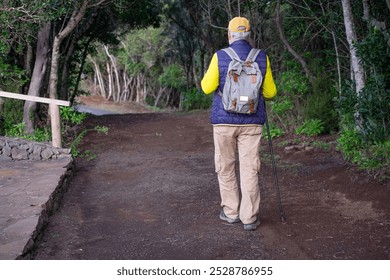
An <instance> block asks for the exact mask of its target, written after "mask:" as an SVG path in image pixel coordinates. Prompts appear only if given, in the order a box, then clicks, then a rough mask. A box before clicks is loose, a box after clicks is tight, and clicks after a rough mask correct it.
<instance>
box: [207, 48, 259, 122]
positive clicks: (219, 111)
mask: <svg viewBox="0 0 390 280" xmlns="http://www.w3.org/2000/svg"><path fill="white" fill-rule="evenodd" d="M230 47H232V48H233V49H234V51H235V52H236V53H237V55H238V56H239V57H240V59H241V60H243V61H244V60H245V59H246V57H247V56H248V54H249V52H250V50H251V49H252V47H251V46H250V45H249V43H248V42H247V41H245V40H240V41H236V42H233V43H232V44H231V45H230ZM217 56H218V70H219V86H218V88H217V90H216V91H215V93H214V100H213V105H212V108H211V117H210V119H211V123H212V124H232V125H248V124H249V125H251V124H253V125H263V124H264V123H265V118H266V114H265V109H264V98H263V94H262V92H260V98H259V104H258V107H257V112H256V114H253V115H249V114H238V113H230V112H226V111H225V110H224V109H223V104H222V98H221V96H220V95H219V94H218V91H221V92H222V89H223V86H224V85H225V80H226V76H227V69H228V67H229V63H230V61H231V59H230V57H229V56H228V55H227V54H226V53H225V52H224V51H222V50H219V51H217ZM256 62H257V63H258V65H259V68H260V71H261V73H262V74H263V77H264V76H265V71H266V69H267V58H266V54H265V52H264V51H261V52H260V54H259V55H258V56H257V59H256Z"/></svg>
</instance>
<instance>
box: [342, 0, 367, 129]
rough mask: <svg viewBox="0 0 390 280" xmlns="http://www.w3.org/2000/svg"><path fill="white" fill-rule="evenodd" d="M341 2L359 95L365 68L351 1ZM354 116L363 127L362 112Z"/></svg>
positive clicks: (356, 122) (358, 127) (357, 123)
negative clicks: (357, 47) (360, 56)
mask: <svg viewBox="0 0 390 280" xmlns="http://www.w3.org/2000/svg"><path fill="white" fill-rule="evenodd" d="M341 4H342V5H343V14H344V25H345V33H346V36H347V41H348V44H349V52H350V55H351V69H352V71H351V74H352V76H353V79H354V81H355V84H356V95H357V96H358V97H359V96H360V91H361V90H362V89H363V88H364V85H365V77H364V69H363V66H362V65H361V64H360V60H359V57H358V55H357V51H356V48H355V46H354V43H355V42H356V41H357V36H356V31H355V25H354V23H353V16H352V9H351V3H350V1H349V0H341ZM354 117H355V124H356V127H357V129H361V128H362V127H363V118H362V115H361V113H360V112H359V111H356V112H355V114H354Z"/></svg>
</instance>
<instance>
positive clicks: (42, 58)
mask: <svg viewBox="0 0 390 280" xmlns="http://www.w3.org/2000/svg"><path fill="white" fill-rule="evenodd" d="M50 27H51V26H50V23H48V24H46V25H45V26H44V27H43V28H42V29H41V30H40V31H39V32H38V41H37V50H36V58H35V64H34V70H33V73H32V76H31V82H30V87H29V89H28V93H27V94H28V95H31V96H40V91H41V88H42V84H43V82H44V79H45V74H46V69H47V63H48V58H49V57H48V56H49V51H50V48H49V40H50V29H51V28H50ZM36 108H37V103H36V102H31V101H26V102H25V103H24V110H23V122H24V123H25V124H26V126H25V132H26V133H28V134H31V133H34V128H35V113H36V112H35V111H36Z"/></svg>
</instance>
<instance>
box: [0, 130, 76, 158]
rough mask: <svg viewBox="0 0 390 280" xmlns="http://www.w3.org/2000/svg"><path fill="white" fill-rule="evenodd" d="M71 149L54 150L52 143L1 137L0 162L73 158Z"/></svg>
mask: <svg viewBox="0 0 390 280" xmlns="http://www.w3.org/2000/svg"><path fill="white" fill-rule="evenodd" d="M70 152H71V151H70V149H63V148H54V147H53V146H51V144H50V143H41V142H33V141H28V140H24V139H18V138H8V137H2V136H0V162H4V161H15V160H49V159H59V158H64V157H71V154H70Z"/></svg>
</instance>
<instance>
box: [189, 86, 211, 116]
mask: <svg viewBox="0 0 390 280" xmlns="http://www.w3.org/2000/svg"><path fill="white" fill-rule="evenodd" d="M212 101H213V96H212V95H210V94H204V93H203V92H202V91H200V90H198V89H197V88H192V89H188V90H187V91H185V92H184V100H183V108H184V110H186V111H189V110H196V109H208V108H210V107H211V103H212Z"/></svg>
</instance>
